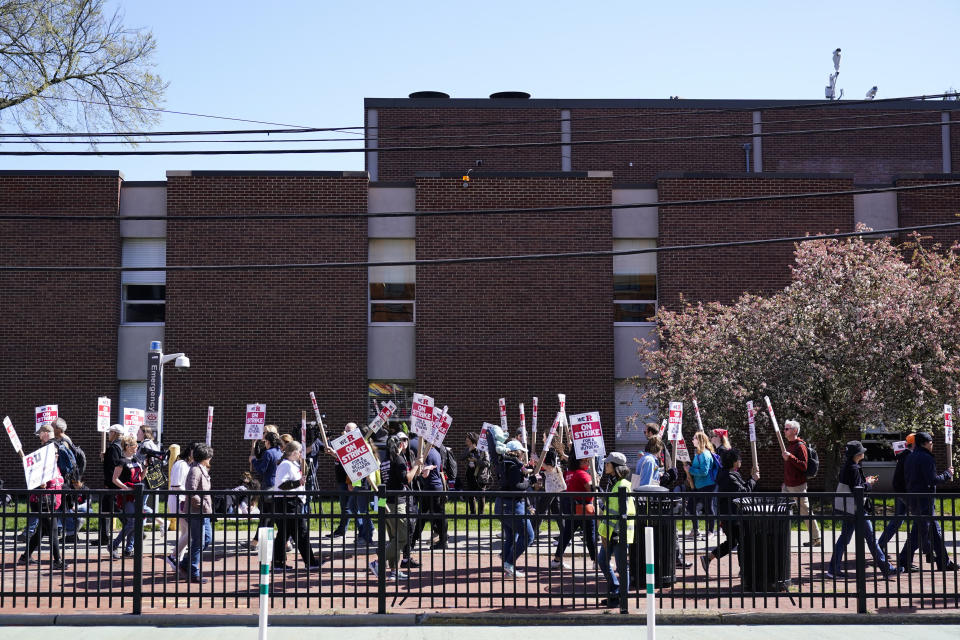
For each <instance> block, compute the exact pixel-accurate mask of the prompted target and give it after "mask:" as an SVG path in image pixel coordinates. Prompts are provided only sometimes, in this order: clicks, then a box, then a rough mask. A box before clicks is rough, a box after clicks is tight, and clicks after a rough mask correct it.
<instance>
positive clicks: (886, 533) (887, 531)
mask: <svg viewBox="0 0 960 640" xmlns="http://www.w3.org/2000/svg"><path fill="white" fill-rule="evenodd" d="M916 437H917V436H916V434H915V433H911V434H908V435H907V437H906V445H907V448H906V449H904V450H903V451H901V452H900V453H898V454H897V456H896V460H897V466H896V468H895V469H894V471H893V490H894V491H895V492H896V493H906V492H907V477H906V473H905V471H904V469H905V467H906V462H907V457H908V456H909V455H910V454H911V453H912V452H913V449H914V446H915V445H914V442H915V438H916ZM908 512H909V509H908V508H907V500H906V498H895V499H894V512H893V516H892V517H891V518H890V519H889V520H887V526H886V527H884V528H883V533H881V534H880V539H879V540H877V544H878V545H879V546H880V548H881V549H883V550H884V552H886V550H887V543H889V542H890V539H891V538H893V536H894V535H895V534H896V533H897V531H899V530H900V525H901V524H903V521H904V520H905V519H906V517H907V513H908Z"/></svg>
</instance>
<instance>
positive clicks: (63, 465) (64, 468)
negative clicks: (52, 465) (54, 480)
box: [57, 442, 77, 479]
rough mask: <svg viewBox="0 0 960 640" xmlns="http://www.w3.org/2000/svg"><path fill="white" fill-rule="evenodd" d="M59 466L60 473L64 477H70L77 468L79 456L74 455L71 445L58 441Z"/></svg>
mask: <svg viewBox="0 0 960 640" xmlns="http://www.w3.org/2000/svg"><path fill="white" fill-rule="evenodd" d="M57 468H58V469H60V475H61V476H63V478H64V479H67V478H69V477H70V475H71V474H73V473H75V472H76V470H77V457H76V456H75V455H73V451H71V450H70V447H68V446H67V445H66V444H64V443H62V442H58V443H57Z"/></svg>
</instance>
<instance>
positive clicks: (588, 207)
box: [0, 174, 960, 222]
mask: <svg viewBox="0 0 960 640" xmlns="http://www.w3.org/2000/svg"><path fill="white" fill-rule="evenodd" d="M481 176H482V174H481ZM952 187H960V181H951V182H934V183H926V184H915V185H904V186H899V187H875V188H868V189H845V190H841V191H808V192H803V193H792V194H778V195H765V196H738V197H732V198H706V199H700V200H666V201H663V202H630V203H620V204H613V203H610V204H584V205H555V206H549V207H510V208H500V209H450V210H443V209H437V210H430V211H384V212H378V213H369V212H353V213H303V214H297V213H256V214H227V215H212V214H198V215H183V216H117V215H89V216H84V215H55V214H26V213H10V214H0V222H3V221H8V220H9V221H13V220H36V221H39V220H70V221H89V222H103V221H119V222H129V221H144V220H163V221H166V222H181V221H182V222H186V221H220V220H224V221H226V220H324V219H331V220H335V219H349V218H422V217H436V216H479V215H511V214H514V215H516V214H525V213H549V212H559V213H563V212H577V211H604V210H608V209H646V208H651V207H656V208H669V207H689V206H704V205H723V204H743V203H754V202H772V201H778V200H805V199H810V198H834V197H842V196H856V195H865V194H873V193H891V192H894V193H896V192H905V191H925V190H930V189H948V188H952Z"/></svg>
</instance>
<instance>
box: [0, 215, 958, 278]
mask: <svg viewBox="0 0 960 640" xmlns="http://www.w3.org/2000/svg"><path fill="white" fill-rule="evenodd" d="M949 227H960V220H958V221H955V222H940V223H936V224H922V225H914V226H910V227H894V228H891V229H877V230H870V231H867V230H863V231H846V232H840V233H828V234H823V235H815V236H811V235H806V236H788V237H779V238H763V239H760V240H734V241H729V242H714V243H708V244H687V245H674V246H669V247H651V248H647V249H627V250H622V251H615V250H609V251H574V252H568V253H529V254H520V255H509V256H474V257H465V258H435V259H430V260H395V261H389V262H313V263H278V264H219V265H167V266H165V267H89V266H83V267H75V266H72V267H55V266H29V267H27V266H24V267H15V266H6V265H4V266H0V271H27V272H51V271H53V272H77V271H79V272H135V271H259V270H291V269H349V268H366V267H411V266H412V267H429V266H433V265H446V264H472V263H486V262H514V261H523V260H557V259H570V258H603V257H615V256H629V255H638V254H645V253H654V254H656V253H676V252H680V251H700V250H705V249H724V248H730V247H749V246H760V245H768V244H784V243H788V242H791V243H799V242H810V241H813V240H834V239H840V238H853V237H859V236H875V235H890V234H894V233H903V232H906V231H926V230H931V229H944V228H949Z"/></svg>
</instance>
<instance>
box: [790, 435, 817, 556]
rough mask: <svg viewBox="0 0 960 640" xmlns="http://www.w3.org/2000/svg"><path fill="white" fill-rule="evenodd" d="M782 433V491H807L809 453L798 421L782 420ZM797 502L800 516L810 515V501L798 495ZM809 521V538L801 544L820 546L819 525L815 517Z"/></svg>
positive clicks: (800, 492) (799, 492) (802, 492)
mask: <svg viewBox="0 0 960 640" xmlns="http://www.w3.org/2000/svg"><path fill="white" fill-rule="evenodd" d="M783 435H784V436H786V438H787V442H786V444H785V449H786V450H785V451H784V452H783V486H782V489H783V492H784V493H798V494H804V493H806V492H807V462H808V461H809V459H810V454H809V453H808V452H807V443H806V442H804V441H803V440H801V439H800V423H799V422H797V421H796V420H787V421H786V422H784V423H783ZM797 504H798V505H799V507H800V515H801V516H809V515H810V501H809V500H808V499H807V497H806V496H800V497H798V498H797ZM809 523H810V539H809V540H808V541H807V542H804V543H803V546H805V547H817V546H820V525H818V524H817V521H816V519H815V518H810V520H809Z"/></svg>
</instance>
